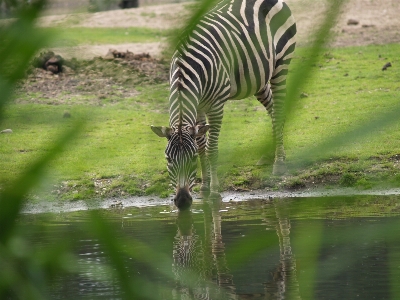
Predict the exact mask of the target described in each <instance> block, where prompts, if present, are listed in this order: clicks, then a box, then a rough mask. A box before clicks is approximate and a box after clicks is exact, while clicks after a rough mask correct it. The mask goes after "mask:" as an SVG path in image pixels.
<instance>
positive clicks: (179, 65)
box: [176, 60, 183, 91]
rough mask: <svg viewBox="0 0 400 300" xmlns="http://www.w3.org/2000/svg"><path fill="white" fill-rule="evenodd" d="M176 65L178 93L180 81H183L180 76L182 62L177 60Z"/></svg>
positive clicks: (180, 86) (181, 75)
mask: <svg viewBox="0 0 400 300" xmlns="http://www.w3.org/2000/svg"><path fill="white" fill-rule="evenodd" d="M176 65H177V66H178V71H177V72H176V76H177V77H178V81H177V88H178V91H180V90H182V86H183V85H182V79H183V74H182V68H183V65H182V62H180V61H179V60H178V61H177V62H176Z"/></svg>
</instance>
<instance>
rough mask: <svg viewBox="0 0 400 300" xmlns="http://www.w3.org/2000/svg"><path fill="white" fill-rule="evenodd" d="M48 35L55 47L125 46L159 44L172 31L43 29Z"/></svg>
mask: <svg viewBox="0 0 400 300" xmlns="http://www.w3.org/2000/svg"><path fill="white" fill-rule="evenodd" d="M41 30H43V31H44V32H45V33H46V34H50V35H52V36H53V40H52V45H54V47H66V46H79V45H101V44H123V43H150V42H158V41H160V39H161V38H166V37H168V36H169V35H170V34H171V32H172V31H171V30H159V29H151V28H141V27H127V28H87V27H72V28H63V29H62V30H60V29H58V28H42V29H41Z"/></svg>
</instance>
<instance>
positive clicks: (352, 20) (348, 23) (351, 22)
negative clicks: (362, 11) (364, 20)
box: [347, 19, 360, 25]
mask: <svg viewBox="0 0 400 300" xmlns="http://www.w3.org/2000/svg"><path fill="white" fill-rule="evenodd" d="M359 23H360V22H359V21H358V20H355V19H348V20H347V25H358V24H359Z"/></svg>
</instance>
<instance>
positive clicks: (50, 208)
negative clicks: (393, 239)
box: [22, 188, 400, 214]
mask: <svg viewBox="0 0 400 300" xmlns="http://www.w3.org/2000/svg"><path fill="white" fill-rule="evenodd" d="M357 195H359V196H362V195H365V196H366V195H369V196H389V195H400V188H393V189H385V190H377V189H372V190H358V189H354V188H335V189H329V190H328V189H313V190H311V189H307V190H301V191H270V190H255V191H246V192H233V191H227V192H222V193H221V197H222V201H223V202H231V201H233V202H240V201H252V200H262V199H264V200H267V201H270V200H273V199H285V198H308V197H337V196H357ZM201 201H202V200H201V199H196V198H195V199H194V203H195V204H196V203H200V202H201ZM149 206H170V207H171V209H176V207H175V206H174V204H173V200H172V197H169V198H159V197H156V196H140V197H129V198H113V199H101V200H99V199H95V200H86V201H84V200H78V201H65V200H64V201H52V202H48V201H45V200H44V201H41V202H34V203H33V202H28V203H26V205H25V206H24V208H23V210H22V213H23V214H41V213H67V212H74V211H83V210H93V209H124V208H129V207H138V208H140V207H149Z"/></svg>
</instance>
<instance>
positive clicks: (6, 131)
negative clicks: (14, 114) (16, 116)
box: [0, 129, 13, 133]
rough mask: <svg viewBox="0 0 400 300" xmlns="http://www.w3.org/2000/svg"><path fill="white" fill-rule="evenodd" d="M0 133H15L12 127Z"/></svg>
mask: <svg viewBox="0 0 400 300" xmlns="http://www.w3.org/2000/svg"><path fill="white" fill-rule="evenodd" d="M0 133H13V131H12V130H11V129H4V130H2V131H0Z"/></svg>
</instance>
